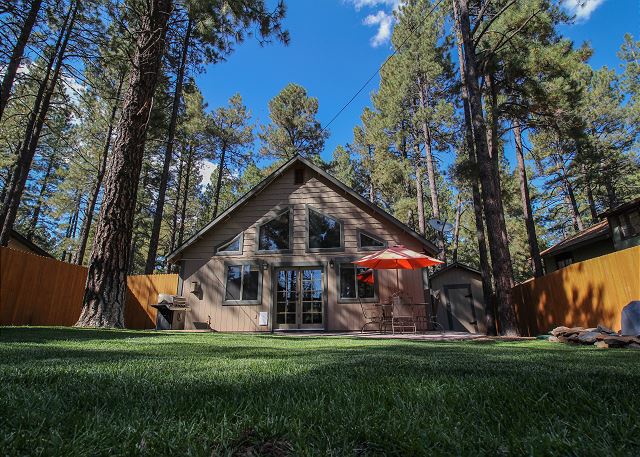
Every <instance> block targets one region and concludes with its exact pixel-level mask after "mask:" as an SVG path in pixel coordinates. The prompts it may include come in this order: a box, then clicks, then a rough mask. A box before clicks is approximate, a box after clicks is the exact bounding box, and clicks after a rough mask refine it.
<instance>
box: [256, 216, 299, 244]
mask: <svg viewBox="0 0 640 457" xmlns="http://www.w3.org/2000/svg"><path fill="white" fill-rule="evenodd" d="M289 249H291V210H290V209H287V210H286V211H283V212H282V213H280V214H278V215H277V216H276V217H274V218H273V219H271V220H270V221H268V222H265V223H264V224H262V225H261V226H260V229H259V230H258V251H286V250H289Z"/></svg>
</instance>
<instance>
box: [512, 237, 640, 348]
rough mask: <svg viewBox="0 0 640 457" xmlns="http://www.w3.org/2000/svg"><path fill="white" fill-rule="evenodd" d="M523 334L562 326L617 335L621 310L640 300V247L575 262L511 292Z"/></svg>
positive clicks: (543, 331) (536, 332) (531, 333)
mask: <svg viewBox="0 0 640 457" xmlns="http://www.w3.org/2000/svg"><path fill="white" fill-rule="evenodd" d="M513 300H514V305H515V309H516V315H517V317H518V324H519V326H520V332H521V334H522V335H525V336H526V335H529V336H534V335H539V334H541V333H546V332H548V331H549V330H551V329H552V328H554V327H557V326H559V325H566V326H569V327H571V326H583V327H595V326H596V325H598V324H603V325H606V326H607V327H610V328H612V329H613V330H619V329H620V326H621V323H620V314H621V312H622V308H623V307H624V306H625V305H626V304H627V303H629V302H630V301H633V300H640V246H636V247H633V248H629V249H624V250H622V251H618V252H614V253H613V254H608V255H604V256H601V257H596V258H594V259H590V260H585V261H584V262H579V263H575V264H573V265H569V266H568V267H565V268H562V269H560V270H558V271H554V272H552V273H550V274H548V275H545V276H542V277H540V278H535V279H530V280H528V281H525V282H523V283H522V284H518V285H517V286H515V287H514V288H513Z"/></svg>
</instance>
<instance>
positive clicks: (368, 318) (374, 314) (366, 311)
mask: <svg viewBox="0 0 640 457" xmlns="http://www.w3.org/2000/svg"><path fill="white" fill-rule="evenodd" d="M360 308H361V309H362V317H364V325H363V326H362V328H361V329H360V333H364V329H365V328H366V327H367V325H377V326H378V331H379V332H381V331H382V311H381V310H380V306H379V305H377V304H373V303H362V302H360Z"/></svg>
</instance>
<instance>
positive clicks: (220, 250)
mask: <svg viewBox="0 0 640 457" xmlns="http://www.w3.org/2000/svg"><path fill="white" fill-rule="evenodd" d="M243 235H244V234H243V233H240V234H239V235H237V236H236V237H235V238H233V239H232V240H230V241H227V242H226V243H222V244H221V245H220V246H218V247H217V248H216V254H242V238H243Z"/></svg>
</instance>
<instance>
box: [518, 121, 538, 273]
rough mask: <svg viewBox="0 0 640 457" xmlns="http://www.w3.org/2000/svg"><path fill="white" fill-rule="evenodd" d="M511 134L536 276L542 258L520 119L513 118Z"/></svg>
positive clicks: (530, 251) (532, 264)
mask: <svg viewBox="0 0 640 457" xmlns="http://www.w3.org/2000/svg"><path fill="white" fill-rule="evenodd" d="M512 125H513V136H514V138H515V143H516V158H517V160H518V172H519V174H520V196H521V198H522V212H523V214H524V223H525V226H526V228H527V238H528V240H529V253H530V254H531V267H532V268H533V275H534V276H535V277H536V278H538V277H540V276H542V275H543V274H544V270H543V269H542V259H541V258H540V247H539V246H538V236H537V235H536V225H535V222H534V220H533V209H532V207H531V197H530V195H529V181H528V179H527V168H526V166H525V162H524V150H523V147H522V128H521V127H520V121H519V120H517V119H516V120H514V121H513V122H512Z"/></svg>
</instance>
